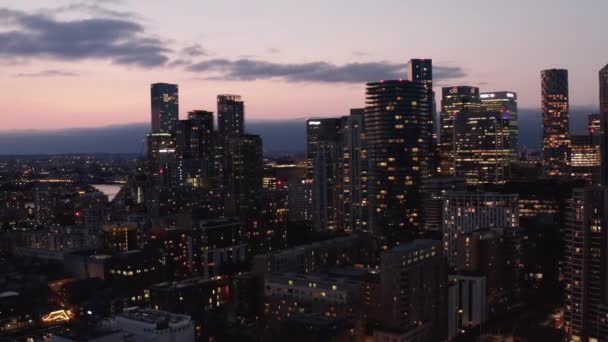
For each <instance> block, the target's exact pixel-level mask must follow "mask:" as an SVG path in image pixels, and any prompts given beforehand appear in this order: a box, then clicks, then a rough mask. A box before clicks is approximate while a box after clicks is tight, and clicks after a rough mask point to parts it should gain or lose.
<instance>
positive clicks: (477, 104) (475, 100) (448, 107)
mask: <svg viewBox="0 0 608 342" xmlns="http://www.w3.org/2000/svg"><path fill="white" fill-rule="evenodd" d="M480 109H481V100H480V98H479V88H476V87H469V86H461V87H447V88H443V89H442V100H441V114H440V120H439V121H440V130H439V141H440V146H439V165H438V170H439V173H440V174H442V175H444V176H453V175H455V172H456V169H455V165H454V162H455V154H456V144H455V137H454V120H455V118H456V116H458V115H459V114H462V113H468V112H472V113H477V112H479V111H480Z"/></svg>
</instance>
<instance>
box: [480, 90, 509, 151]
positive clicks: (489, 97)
mask: <svg viewBox="0 0 608 342" xmlns="http://www.w3.org/2000/svg"><path fill="white" fill-rule="evenodd" d="M479 98H480V99H481V104H482V105H483V107H484V108H485V110H487V111H490V112H501V113H508V115H509V131H510V134H509V135H510V145H511V148H513V151H514V152H517V146H518V143H519V142H518V141H519V125H518V122H517V121H518V119H517V94H516V93H514V92H512V91H496V92H492V93H481V94H480V95H479Z"/></svg>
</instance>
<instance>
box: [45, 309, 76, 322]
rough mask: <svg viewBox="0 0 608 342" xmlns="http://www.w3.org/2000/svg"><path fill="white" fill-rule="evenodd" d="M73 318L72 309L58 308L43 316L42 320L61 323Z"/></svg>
mask: <svg viewBox="0 0 608 342" xmlns="http://www.w3.org/2000/svg"><path fill="white" fill-rule="evenodd" d="M71 318H72V312H71V311H70V310H57V311H51V312H49V313H48V314H47V315H44V316H42V322H44V323H61V322H67V321H69V320H70V319H71Z"/></svg>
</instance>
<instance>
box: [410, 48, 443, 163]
mask: <svg viewBox="0 0 608 342" xmlns="http://www.w3.org/2000/svg"><path fill="white" fill-rule="evenodd" d="M407 71H408V73H407V77H408V80H409V81H413V82H419V83H422V85H424V87H425V88H426V91H427V95H428V97H429V107H430V108H431V111H430V113H429V114H430V117H429V121H428V124H429V126H430V127H429V132H431V134H432V135H433V139H432V141H431V153H432V154H435V151H436V148H437V138H438V135H437V125H436V120H437V105H436V103H435V91H434V90H433V60H432V59H410V60H409V62H408V64H407ZM430 162H431V166H430V168H429V171H430V172H431V174H434V173H435V169H436V165H435V158H432V159H431V160H430Z"/></svg>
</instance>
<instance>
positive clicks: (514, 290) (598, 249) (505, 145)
mask: <svg viewBox="0 0 608 342" xmlns="http://www.w3.org/2000/svg"><path fill="white" fill-rule="evenodd" d="M408 70H409V73H408V75H407V76H408V79H407V80H383V81H378V82H372V83H368V84H367V90H366V107H365V108H361V109H352V110H351V114H350V115H349V116H345V117H341V118H323V119H310V120H308V121H307V139H308V144H307V147H308V153H307V158H308V169H309V172H308V173H307V180H306V184H309V186H310V190H309V191H310V193H311V196H310V205H311V209H312V210H311V214H312V215H311V217H312V221H313V222H314V227H315V229H318V230H338V231H349V232H352V231H366V232H370V233H372V234H374V235H375V236H378V237H380V238H381V241H383V243H385V244H386V245H387V247H388V248H391V247H394V246H395V245H398V244H399V243H398V242H397V241H411V239H415V238H416V236H418V237H420V236H428V234H429V233H430V232H432V231H438V232H440V233H441V239H442V241H443V248H442V252H443V254H444V257H445V258H446V259H447V266H448V273H449V274H450V275H449V282H448V284H447V286H448V287H449V289H450V290H449V294H450V295H448V298H447V302H448V307H449V308H456V311H454V310H450V309H448V318H449V324H448V326H449V329H448V336H455V335H457V334H459V333H460V331H461V330H462V331H465V330H466V329H468V328H471V327H473V326H476V325H479V324H481V323H482V322H483V321H485V320H487V319H488V318H489V317H493V316H494V315H496V314H497V312H506V311H508V310H510V309H512V308H513V307H516V306H517V305H518V303H520V302H521V300H522V297H521V295H522V290H521V286H522V281H523V280H524V279H523V278H524V274H523V270H524V269H525V268H526V267H525V266H524V260H523V247H522V244H523V243H524V242H523V240H522V239H524V235H526V234H527V233H526V234H524V232H523V230H522V229H521V228H520V222H519V218H520V217H525V216H535V215H537V214H538V215H541V216H542V215H545V214H546V212H547V208H546V207H544V204H543V203H542V200H541V201H539V199H538V198H539V197H542V195H541V194H539V193H537V194H534V195H530V194H525V193H522V195H521V197H520V196H519V194H518V193H517V192H518V191H516V190H514V189H512V187H514V185H513V184H516V183H518V182H521V181H522V179H524V180H525V181H530V180H532V179H538V180H539V181H541V182H548V183H546V185H545V186H556V187H558V188H559V187H563V189H564V191H566V192H567V191H570V190H568V189H572V187H573V186H574V189H575V190H574V191H573V192H572V196H571V199H570V200H569V202H568V204H567V208H568V209H567V210H566V211H567V217H568V218H567V219H566V220H565V221H564V222H565V224H564V225H563V226H562V229H563V232H564V236H565V240H563V241H564V243H565V254H564V257H565V259H564V261H565V263H564V266H565V267H564V269H563V270H562V271H563V275H564V276H565V279H566V295H565V298H566V306H565V310H564V311H565V314H564V318H565V323H564V325H565V327H566V333H567V338H568V339H569V340H572V341H605V340H606V338H607V336H608V330H606V329H607V327H608V306H607V305H608V296H607V293H608V291H607V289H608V282H607V281H606V279H608V278H607V275H608V271H607V269H606V260H607V259H606V251H607V250H608V246H607V245H606V244H607V241H608V240H607V239H606V229H608V227H607V226H606V225H607V223H608V219H607V218H606V215H608V207H607V206H606V203H608V202H606V201H607V199H606V198H607V197H606V196H607V194H608V192H606V189H605V188H604V187H603V186H606V185H608V178H607V177H608V171H607V170H608V167H607V166H606V165H608V153H607V152H606V151H607V150H608V140H607V139H608V66H607V67H605V68H603V69H602V70H601V71H600V73H599V78H600V114H591V115H589V124H588V130H587V132H586V134H580V135H575V134H571V132H570V120H569V93H568V71H567V70H563V69H549V70H543V71H542V72H541V77H540V79H541V95H542V96H541V98H542V123H543V127H542V153H541V159H540V161H538V162H537V161H535V160H533V159H530V158H528V157H527V156H520V155H519V151H518V135H519V133H518V109H517V94H516V93H515V92H512V91H496V92H480V90H479V88H477V87H472V86H450V87H444V88H442V93H441V108H440V112H439V115H436V109H435V93H434V91H433V80H432V62H431V60H419V59H413V60H411V61H410V62H409V67H408ZM522 175H523V176H522ZM565 184H566V185H565ZM579 187H580V188H579ZM495 191H498V192H495ZM539 191H541V192H542V191H544V190H543V189H542V188H541V189H539ZM531 203H536V204H531ZM530 205H533V207H530ZM520 209H521V210H522V213H520ZM531 212H532V213H533V214H530V213H531ZM535 217H538V216H535ZM525 238H526V239H527V238H528V237H527V235H526V237H525ZM394 248H397V247H394ZM383 267H384V265H383ZM528 276H529V277H534V275H532V274H529V275H526V277H528ZM536 276H537V277H540V276H539V275H536ZM465 290H466V291H468V292H467V293H468V296H469V297H470V298H469V299H468V302H467V301H465V300H464V299H463V297H462V293H463V291H465ZM471 296H473V297H471ZM480 296H481V297H480ZM396 298H397V297H396ZM477 298H482V300H481V302H478V301H477ZM473 302H475V303H476V304H475V305H472V304H471V303H473ZM465 304H467V305H465ZM465 318H466V319H465Z"/></svg>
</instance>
